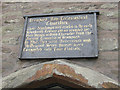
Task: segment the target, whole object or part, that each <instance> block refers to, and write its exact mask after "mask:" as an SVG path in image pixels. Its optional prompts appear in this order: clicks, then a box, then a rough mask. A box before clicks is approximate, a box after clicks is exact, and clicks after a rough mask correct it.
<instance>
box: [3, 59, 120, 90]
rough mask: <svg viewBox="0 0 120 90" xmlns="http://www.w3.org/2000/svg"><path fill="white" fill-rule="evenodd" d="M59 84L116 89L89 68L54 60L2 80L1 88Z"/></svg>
mask: <svg viewBox="0 0 120 90" xmlns="http://www.w3.org/2000/svg"><path fill="white" fill-rule="evenodd" d="M52 84H59V85H64V86H68V87H71V88H89V89H90V88H118V87H119V85H118V82H116V81H114V80H112V79H111V78H109V77H107V76H105V75H103V74H101V73H99V72H97V71H93V70H91V69H89V68H85V67H81V66H78V65H75V64H71V63H69V62H67V61H66V60H54V61H49V62H45V63H41V64H38V65H33V66H30V67H27V68H25V69H22V70H19V71H17V72H15V73H12V74H10V75H9V76H7V77H4V78H3V81H2V86H1V87H2V88H39V87H43V86H48V85H52Z"/></svg>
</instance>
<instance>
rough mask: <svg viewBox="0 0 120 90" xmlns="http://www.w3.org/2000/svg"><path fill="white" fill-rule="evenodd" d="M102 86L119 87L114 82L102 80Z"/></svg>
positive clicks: (119, 87)
mask: <svg viewBox="0 0 120 90" xmlns="http://www.w3.org/2000/svg"><path fill="white" fill-rule="evenodd" d="M101 86H102V87H103V88H118V89H120V86H118V85H116V84H114V83H111V82H104V83H102V85H101Z"/></svg>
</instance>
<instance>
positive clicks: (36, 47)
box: [19, 11, 99, 59]
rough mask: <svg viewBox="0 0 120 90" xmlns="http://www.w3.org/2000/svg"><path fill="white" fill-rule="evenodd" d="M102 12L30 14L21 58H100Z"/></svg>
mask: <svg viewBox="0 0 120 90" xmlns="http://www.w3.org/2000/svg"><path fill="white" fill-rule="evenodd" d="M98 14H99V12H98V11H88V12H73V13H58V14H42V15H27V16H24V18H25V26H24V30H23V38H22V43H21V48H20V57H19V58H20V59H40V58H91V57H98V48H97V22H96V17H97V15H98Z"/></svg>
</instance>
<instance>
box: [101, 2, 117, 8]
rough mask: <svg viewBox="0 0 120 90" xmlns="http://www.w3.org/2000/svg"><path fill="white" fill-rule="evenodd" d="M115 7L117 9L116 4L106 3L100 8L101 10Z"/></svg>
mask: <svg viewBox="0 0 120 90" xmlns="http://www.w3.org/2000/svg"><path fill="white" fill-rule="evenodd" d="M116 7H118V5H117V3H114V4H110V3H106V4H103V5H101V8H103V9H112V8H116Z"/></svg>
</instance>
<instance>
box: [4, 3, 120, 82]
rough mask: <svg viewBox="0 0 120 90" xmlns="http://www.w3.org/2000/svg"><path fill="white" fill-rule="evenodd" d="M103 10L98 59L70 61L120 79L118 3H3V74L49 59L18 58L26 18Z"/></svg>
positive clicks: (100, 17)
mask: <svg viewBox="0 0 120 90" xmlns="http://www.w3.org/2000/svg"><path fill="white" fill-rule="evenodd" d="M88 10H99V11H100V15H99V16H98V20H97V24H98V43H99V48H98V49H99V57H98V59H70V60H68V61H69V62H71V63H74V64H78V65H80V66H85V67H88V68H91V69H93V70H96V71H99V72H100V73H103V74H104V75H107V76H108V77H110V78H112V79H114V80H116V81H117V80H118V3H105V2H104V3H99V2H94V3H87V2H86V3H82V2H81V3H80V2H74V3H73V2H69V3H67V2H66V3H63V2H61V3H60V2H59V3H58V2H56V3H55V2H39V3H38V2H37V3H33V2H31V3H27V2H24V3H22V2H21V3H20V2H3V3H2V74H3V77H4V76H7V75H9V74H10V73H12V72H16V71H18V70H20V69H22V68H26V67H28V66H31V65H34V64H38V63H42V62H46V61H49V60H24V61H21V60H19V59H18V55H19V46H20V42H21V37H22V31H23V26H24V19H23V15H29V14H30V15H31V14H42V13H60V12H79V11H88Z"/></svg>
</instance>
